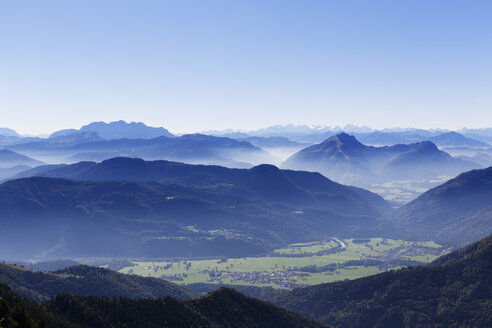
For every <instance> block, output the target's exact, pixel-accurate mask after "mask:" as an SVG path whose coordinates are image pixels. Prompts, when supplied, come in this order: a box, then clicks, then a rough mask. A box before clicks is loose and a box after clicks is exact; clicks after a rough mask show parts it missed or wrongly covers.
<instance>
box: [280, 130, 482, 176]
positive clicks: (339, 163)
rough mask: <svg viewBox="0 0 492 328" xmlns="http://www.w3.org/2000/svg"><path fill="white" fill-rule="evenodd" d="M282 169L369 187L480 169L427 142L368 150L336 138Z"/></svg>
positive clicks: (348, 139) (347, 137) (343, 136)
mask: <svg viewBox="0 0 492 328" xmlns="http://www.w3.org/2000/svg"><path fill="white" fill-rule="evenodd" d="M282 167H283V168H290V169H303V170H309V171H317V172H320V173H322V174H324V175H325V176H327V177H328V178H330V179H334V180H336V181H339V182H342V183H349V184H356V185H370V184H372V183H375V182H384V181H391V180H406V179H415V178H420V177H433V176H438V175H456V174H458V173H460V172H463V171H465V170H469V169H472V168H477V167H480V165H478V164H476V163H474V162H470V161H465V160H461V159H457V158H454V157H452V156H451V155H449V154H447V153H445V152H443V151H441V150H439V149H438V148H437V147H436V146H435V145H434V144H433V143H431V142H429V141H424V142H419V143H414V144H408V145H406V144H397V145H394V146H385V147H372V146H366V145H363V144H362V143H360V142H359V141H358V140H357V139H356V138H355V137H354V136H351V135H348V134H346V133H341V134H337V135H335V136H332V137H330V138H328V139H327V140H325V141H324V142H323V143H321V144H317V145H314V146H311V147H307V148H305V149H303V150H301V151H299V152H298V153H296V154H294V155H292V156H291V157H290V158H289V159H287V160H286V161H285V162H284V163H282Z"/></svg>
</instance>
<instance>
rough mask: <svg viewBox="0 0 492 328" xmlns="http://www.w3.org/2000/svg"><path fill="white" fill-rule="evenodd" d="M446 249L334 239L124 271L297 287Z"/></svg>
mask: <svg viewBox="0 0 492 328" xmlns="http://www.w3.org/2000/svg"><path fill="white" fill-rule="evenodd" d="M446 252H447V250H446V249H444V248H443V247H442V246H440V245H438V244H436V243H434V242H432V241H429V242H411V241H403V240H393V239H383V238H367V239H362V238H358V239H344V240H338V239H330V240H326V241H322V242H312V243H303V244H291V245H289V247H287V248H282V249H277V250H275V251H273V252H272V254H271V255H270V256H267V257H245V258H216V259H206V260H191V261H186V260H176V261H153V262H138V261H135V262H131V263H133V266H128V267H125V268H123V269H121V270H120V272H122V273H127V274H137V275H141V276H149V277H156V278H162V279H166V280H170V281H174V282H177V283H182V284H192V283H213V284H235V285H251V286H259V287H261V286H271V287H275V288H294V287H299V286H304V285H314V284H319V283H326V282H333V281H340V280H346V279H356V278H360V277H364V276H368V275H373V274H376V273H380V272H383V271H387V270H392V269H396V268H399V267H401V266H405V265H409V264H412V265H416V264H419V263H417V262H420V263H421V264H423V263H428V262H431V261H433V260H434V259H435V258H437V257H438V256H440V255H443V254H445V253H446Z"/></svg>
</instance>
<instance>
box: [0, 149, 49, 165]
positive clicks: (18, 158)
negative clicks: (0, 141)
mask: <svg viewBox="0 0 492 328" xmlns="http://www.w3.org/2000/svg"><path fill="white" fill-rule="evenodd" d="M42 164H43V162H40V161H38V160H35V159H33V158H30V157H27V156H24V155H21V154H19V153H16V152H14V151H11V150H8V149H0V168H11V167H14V166H20V165H22V166H31V167H32V166H38V165H42Z"/></svg>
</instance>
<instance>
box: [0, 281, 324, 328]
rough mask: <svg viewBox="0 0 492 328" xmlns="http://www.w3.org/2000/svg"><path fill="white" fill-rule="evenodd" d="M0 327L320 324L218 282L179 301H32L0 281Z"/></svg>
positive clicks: (73, 298)
mask: <svg viewBox="0 0 492 328" xmlns="http://www.w3.org/2000/svg"><path fill="white" fill-rule="evenodd" d="M0 322H1V323H2V327H23V328H38V327H48V328H58V327H60V328H61V327H64V328H66V327H73V328H78V327H91V328H106V327H108V328H109V327H111V328H113V327H149V328H153V327H156V328H157V327H214V328H216V327H248V328H249V327H279V328H280V327H282V328H284V327H285V328H289V327H292V328H295V327H308V328H309V327H313V328H317V327H326V326H325V325H323V324H319V323H316V322H314V321H312V320H310V319H306V318H304V317H302V316H300V315H298V314H295V313H293V312H291V311H288V310H284V309H281V308H278V307H276V306H274V305H271V304H268V303H266V302H262V301H259V300H256V299H253V298H249V297H246V296H244V295H242V294H240V293H238V292H236V291H234V290H232V289H228V288H222V289H220V290H218V291H216V292H214V293H212V294H209V295H208V296H205V297H202V298H199V299H195V300H191V301H181V300H176V299H173V298H170V297H166V298H159V299H143V300H132V299H127V298H119V299H118V298H105V297H80V296H72V295H68V294H63V295H59V296H57V297H55V298H54V299H52V300H51V301H49V302H47V303H44V304H35V303H32V302H30V301H28V300H27V299H25V298H22V297H20V296H18V295H17V294H15V293H14V292H12V290H11V289H10V288H8V287H7V286H6V285H4V284H1V283H0Z"/></svg>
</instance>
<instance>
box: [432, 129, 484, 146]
mask: <svg viewBox="0 0 492 328" xmlns="http://www.w3.org/2000/svg"><path fill="white" fill-rule="evenodd" d="M428 140H429V141H432V142H433V143H435V144H436V145H438V146H439V147H490V145H489V144H488V143H486V142H483V141H479V140H475V139H472V138H467V137H465V136H464V135H462V134H460V133H458V132H454V131H451V132H446V133H442V134H439V135H437V136H434V137H430V138H428Z"/></svg>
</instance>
